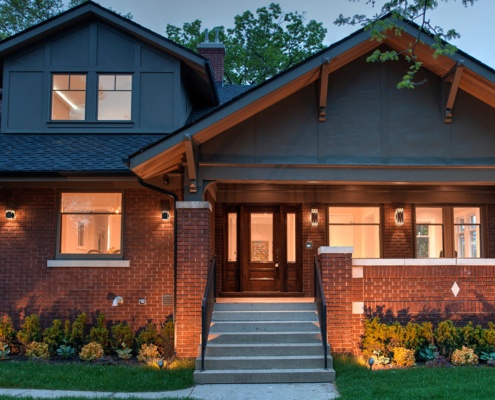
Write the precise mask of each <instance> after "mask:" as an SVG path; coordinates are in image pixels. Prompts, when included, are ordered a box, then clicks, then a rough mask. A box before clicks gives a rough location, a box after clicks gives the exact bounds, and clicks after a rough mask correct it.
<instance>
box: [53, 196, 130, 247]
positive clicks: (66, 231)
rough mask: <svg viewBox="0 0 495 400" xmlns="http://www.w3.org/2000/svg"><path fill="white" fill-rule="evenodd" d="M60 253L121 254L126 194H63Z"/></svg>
mask: <svg viewBox="0 0 495 400" xmlns="http://www.w3.org/2000/svg"><path fill="white" fill-rule="evenodd" d="M60 213H61V218H60V221H61V223H60V254H112V255H119V254H121V238H122V193H62V199H61V208H60Z"/></svg>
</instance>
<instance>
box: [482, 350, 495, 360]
mask: <svg viewBox="0 0 495 400" xmlns="http://www.w3.org/2000/svg"><path fill="white" fill-rule="evenodd" d="M480 360H483V361H494V360H495V352H492V353H487V352H486V351H482V352H481V355H480Z"/></svg>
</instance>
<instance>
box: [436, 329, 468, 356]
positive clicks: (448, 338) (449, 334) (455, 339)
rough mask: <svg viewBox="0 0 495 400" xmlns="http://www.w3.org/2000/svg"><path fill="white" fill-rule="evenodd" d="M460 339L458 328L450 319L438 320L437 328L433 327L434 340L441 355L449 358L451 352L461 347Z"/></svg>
mask: <svg viewBox="0 0 495 400" xmlns="http://www.w3.org/2000/svg"><path fill="white" fill-rule="evenodd" d="M460 339H461V335H460V334H459V330H458V329H457V328H456V327H455V325H454V323H453V322H452V321H450V320H447V321H442V322H440V323H439V324H438V327H437V329H435V342H436V345H437V347H438V351H439V352H440V354H441V355H442V356H445V357H449V358H450V356H451V355H452V352H453V351H454V350H455V349H456V348H459V347H461V345H462V342H461V340H460Z"/></svg>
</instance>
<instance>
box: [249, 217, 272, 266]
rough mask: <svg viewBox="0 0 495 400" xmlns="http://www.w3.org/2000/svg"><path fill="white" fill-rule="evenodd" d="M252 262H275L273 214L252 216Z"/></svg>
mask: <svg viewBox="0 0 495 400" xmlns="http://www.w3.org/2000/svg"><path fill="white" fill-rule="evenodd" d="M250 259H251V262H273V214H271V213H263V214H261V213H259V214H258V213H252V214H251V254H250Z"/></svg>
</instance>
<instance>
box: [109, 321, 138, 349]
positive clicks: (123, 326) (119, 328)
mask: <svg viewBox="0 0 495 400" xmlns="http://www.w3.org/2000/svg"><path fill="white" fill-rule="evenodd" d="M111 331H112V339H111V340H112V348H113V349H114V351H117V349H118V348H120V347H121V346H122V343H125V346H126V347H129V348H131V349H132V348H133V346H134V332H133V331H132V328H131V327H130V326H129V325H128V324H127V323H126V322H120V323H118V324H116V325H113V326H112V329H111Z"/></svg>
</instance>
